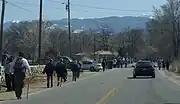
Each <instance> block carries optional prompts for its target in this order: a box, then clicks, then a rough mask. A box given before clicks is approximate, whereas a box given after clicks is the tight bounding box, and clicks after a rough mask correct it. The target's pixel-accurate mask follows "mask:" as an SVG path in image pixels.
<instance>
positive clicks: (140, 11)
mask: <svg viewBox="0 0 180 104" xmlns="http://www.w3.org/2000/svg"><path fill="white" fill-rule="evenodd" d="M71 5H74V6H79V7H86V8H94V9H104V10H116V11H135V12H150V10H135V9H133V10H122V9H117V8H103V7H96V6H86V5H79V4H71ZM151 12H152V11H151Z"/></svg>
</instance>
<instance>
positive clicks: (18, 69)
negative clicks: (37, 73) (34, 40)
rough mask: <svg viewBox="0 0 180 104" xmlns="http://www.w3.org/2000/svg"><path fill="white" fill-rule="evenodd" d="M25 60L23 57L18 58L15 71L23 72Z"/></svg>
mask: <svg viewBox="0 0 180 104" xmlns="http://www.w3.org/2000/svg"><path fill="white" fill-rule="evenodd" d="M22 65H23V60H22V58H17V60H16V62H15V64H14V67H13V68H14V73H20V72H23V69H24V68H23V66H22Z"/></svg>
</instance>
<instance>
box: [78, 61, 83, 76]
mask: <svg viewBox="0 0 180 104" xmlns="http://www.w3.org/2000/svg"><path fill="white" fill-rule="evenodd" d="M77 64H78V70H77V78H79V77H80V72H81V66H82V64H81V63H80V61H79V60H78V61H77Z"/></svg>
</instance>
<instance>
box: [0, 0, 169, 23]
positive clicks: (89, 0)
mask: <svg viewBox="0 0 180 104" xmlns="http://www.w3.org/2000/svg"><path fill="white" fill-rule="evenodd" d="M0 1H1V0H0ZM7 1H8V3H7V4H6V11H5V21H12V20H35V19H38V18H39V16H38V15H39V0H7ZM66 2H67V0H43V19H44V20H59V19H62V18H66V17H67V12H66V10H65V4H62V3H66ZM70 2H71V4H72V5H71V18H82V19H83V18H101V17H108V16H141V15H143V14H148V15H152V14H153V12H152V10H153V6H155V7H160V5H162V4H164V3H165V2H166V0H70ZM0 8H1V5H0ZM0 10H1V9H0Z"/></svg>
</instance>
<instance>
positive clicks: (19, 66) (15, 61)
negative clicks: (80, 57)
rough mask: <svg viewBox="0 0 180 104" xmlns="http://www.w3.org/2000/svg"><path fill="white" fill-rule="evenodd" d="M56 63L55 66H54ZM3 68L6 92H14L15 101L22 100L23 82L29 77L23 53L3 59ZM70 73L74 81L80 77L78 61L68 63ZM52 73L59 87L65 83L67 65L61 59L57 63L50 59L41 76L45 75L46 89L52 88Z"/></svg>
mask: <svg viewBox="0 0 180 104" xmlns="http://www.w3.org/2000/svg"><path fill="white" fill-rule="evenodd" d="M54 63H56V64H54ZM3 66H4V68H5V81H6V87H7V91H8V92H9V91H14V92H15V95H16V97H17V99H21V98H22V92H23V88H24V86H25V84H24V80H25V77H26V75H27V76H29V78H30V77H31V70H30V66H29V63H28V61H27V59H25V58H24V53H23V52H19V55H18V56H16V57H14V56H10V57H7V58H6V59H5V62H4V63H3ZM70 66H71V71H72V80H73V81H76V80H77V78H79V77H80V69H81V64H80V62H78V61H73V62H72V63H70ZM54 72H55V73H56V75H57V81H58V83H57V86H61V83H62V82H66V81H67V75H68V70H67V63H66V62H64V60H63V59H62V58H59V59H58V61H56V62H55V61H53V60H52V59H50V60H49V62H48V63H47V64H46V65H45V68H44V70H43V74H46V75H47V87H48V88H49V87H53V76H54Z"/></svg>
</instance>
